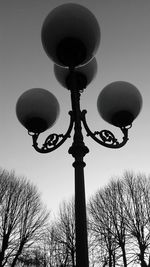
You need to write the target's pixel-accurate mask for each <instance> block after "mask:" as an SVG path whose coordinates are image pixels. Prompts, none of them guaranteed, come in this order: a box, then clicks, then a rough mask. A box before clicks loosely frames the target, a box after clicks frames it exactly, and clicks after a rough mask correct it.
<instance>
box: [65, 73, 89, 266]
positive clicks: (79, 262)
mask: <svg viewBox="0 0 150 267" xmlns="http://www.w3.org/2000/svg"><path fill="white" fill-rule="evenodd" d="M72 75H74V74H72ZM71 87H72V88H71V89H70V90H71V101H72V110H73V115H74V121H75V128H74V140H73V144H72V146H71V147H70V149H69V153H70V154H71V155H72V156H73V157H74V159H75V161H74V163H73V167H74V168H75V227H76V267H88V266H89V257H88V240H87V219H86V200H85V185H84V167H85V163H84V161H83V158H84V156H85V155H86V154H87V153H88V152H89V149H88V148H87V147H86V146H85V144H84V142H83V135H82V128H81V111H80V92H79V90H78V88H76V82H75V78H73V81H72V86H71Z"/></svg>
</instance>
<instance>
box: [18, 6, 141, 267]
mask: <svg viewBox="0 0 150 267" xmlns="http://www.w3.org/2000/svg"><path fill="white" fill-rule="evenodd" d="M42 43H43V47H44V49H45V51H46V53H47V55H48V56H49V57H50V58H51V59H52V60H53V61H54V63H55V64H54V73H55V76H56V79H57V80H58V81H59V82H60V84H61V85H62V86H63V87H65V88H67V90H68V91H69V92H70V95H71V104H72V110H71V111H70V112H69V115H70V123H69V127H68V130H67V131H66V133H65V134H55V133H54V134H50V135H49V136H48V137H47V138H46V140H45V142H44V144H43V145H42V147H39V146H38V137H39V135H40V133H42V132H44V131H45V130H47V129H48V128H50V127H52V125H53V124H54V123H55V121H56V119H57V117H58V114H59V104H58V101H57V99H56V98H55V96H54V95H53V94H52V93H50V92H49V91H47V90H45V89H41V88H33V89H30V90H28V91H26V92H24V93H23V94H22V95H21V96H20V98H19V99H18V102H17V104H16V114H17V117H18V119H19V121H20V122H21V123H22V124H23V126H24V127H25V128H26V129H27V130H28V132H29V134H30V135H31V136H32V139H33V147H34V148H35V150H36V151H38V152H40V153H49V152H51V151H53V150H55V149H57V148H58V147H59V146H61V145H62V144H63V143H64V142H65V141H66V139H67V138H70V137H71V133H72V131H73V133H74V135H73V143H72V146H71V147H70V148H69V151H68V152H69V154H71V155H72V156H73V158H74V163H73V167H74V169H75V227H76V266H77V267H88V265H89V258H88V244H87V223H86V201H85V186H84V167H85V163H84V161H83V159H84V156H85V155H86V154H87V153H88V152H89V149H88V148H87V146H86V145H85V144H84V137H83V134H82V127H84V128H85V130H86V133H87V136H90V137H91V138H92V139H94V140H95V141H96V142H97V143H99V144H100V145H102V146H105V147H109V148H120V147H122V146H123V145H125V144H126V142H127V141H128V129H129V128H130V127H131V125H132V122H133V121H134V119H135V118H136V117H137V116H138V114H139V112H140V110H141V107H142V97H141V95H140V92H139V91H138V89H137V88H136V87H135V86H134V85H132V84H130V83H127V82H124V81H117V82H113V83H111V84H109V85H107V86H106V87H105V88H104V89H103V90H102V91H101V92H100V95H99V97H98V101H97V108H98V111H99V113H100V115H101V116H102V118H103V119H104V120H106V121H107V122H109V123H111V124H112V125H114V126H116V127H119V128H120V129H121V131H122V133H123V139H122V141H121V142H119V141H118V140H117V139H116V138H115V136H114V134H113V133H111V132H110V131H108V130H102V131H95V132H92V131H91V130H90V128H89V126H88V124H87V121H86V112H87V111H86V110H81V109H80V96H81V94H82V93H83V92H84V90H85V89H86V87H87V85H89V84H90V82H91V81H92V80H93V78H94V76H95V74H96V71H97V63H96V59H95V58H94V55H95V54H96V51H97V49H98V46H99V43H100V29H99V25H98V23H97V20H96V18H95V16H94V15H93V14H92V13H91V12H90V11H89V10H88V9H87V8H85V7H83V6H81V5H78V4H72V3H69V4H64V5H61V6H58V7H56V8H55V9H54V10H52V11H51V12H50V13H49V15H48V16H47V18H46V19H45V21H44V24H43V27H42Z"/></svg>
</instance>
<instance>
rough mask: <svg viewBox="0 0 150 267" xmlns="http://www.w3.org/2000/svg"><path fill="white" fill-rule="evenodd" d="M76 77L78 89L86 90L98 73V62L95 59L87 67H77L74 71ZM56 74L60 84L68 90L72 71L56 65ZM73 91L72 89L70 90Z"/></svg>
mask: <svg viewBox="0 0 150 267" xmlns="http://www.w3.org/2000/svg"><path fill="white" fill-rule="evenodd" d="M74 72H75V74H76V76H75V78H76V86H77V89H84V88H86V87H87V86H88V85H89V84H90V83H91V82H92V80H93V79H94V77H95V75H96V73H97V61H96V59H95V58H93V59H92V60H91V61H90V62H88V63H87V64H86V65H83V66H80V67H77V68H76V69H75V70H74ZM54 73H55V77H56V79H57V80H58V82H59V83H60V84H61V85H62V86H63V87H65V88H68V86H69V84H68V83H69V82H67V80H68V79H69V73H70V70H69V69H68V68H63V67H61V66H59V65H56V64H54ZM68 89H71V88H68Z"/></svg>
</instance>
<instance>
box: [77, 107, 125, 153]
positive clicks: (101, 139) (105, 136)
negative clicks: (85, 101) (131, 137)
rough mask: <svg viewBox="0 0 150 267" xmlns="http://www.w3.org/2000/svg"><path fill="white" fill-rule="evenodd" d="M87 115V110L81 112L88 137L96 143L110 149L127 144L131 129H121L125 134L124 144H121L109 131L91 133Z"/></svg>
mask: <svg viewBox="0 0 150 267" xmlns="http://www.w3.org/2000/svg"><path fill="white" fill-rule="evenodd" d="M86 113H87V111H86V110H83V111H82V112H81V119H82V122H83V125H84V128H85V130H86V132H87V136H90V137H91V138H92V139H93V140H94V141H96V142H97V143H99V144H100V145H102V146H105V147H109V148H120V147H122V146H124V145H125V144H126V143H127V141H128V128H129V127H123V128H120V129H121V131H122V133H123V140H122V142H120V143H119V142H118V140H117V139H116V138H115V136H114V134H113V133H112V132H110V131H108V130H102V131H100V132H99V131H95V132H94V133H93V132H91V130H90V129H89V127H88V125H87V122H86V118H85V114H86Z"/></svg>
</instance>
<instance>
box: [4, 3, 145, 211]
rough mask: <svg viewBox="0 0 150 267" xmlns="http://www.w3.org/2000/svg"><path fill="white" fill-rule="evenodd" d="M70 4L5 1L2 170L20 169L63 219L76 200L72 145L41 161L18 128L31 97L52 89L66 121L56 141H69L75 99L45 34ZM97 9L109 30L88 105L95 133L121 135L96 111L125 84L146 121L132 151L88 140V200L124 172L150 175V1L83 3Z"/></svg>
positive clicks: (86, 96)
mask: <svg viewBox="0 0 150 267" xmlns="http://www.w3.org/2000/svg"><path fill="white" fill-rule="evenodd" d="M68 2H72V1H64V0H61V1H60V0H13V1H11V0H0V125H1V131H0V166H1V167H2V168H6V169H8V170H12V169H14V170H15V171H16V174H17V175H21V176H22V175H23V176H26V177H27V178H28V179H30V181H31V182H33V183H34V184H36V185H37V186H38V188H39V190H40V192H41V194H42V199H43V201H44V203H45V204H46V205H47V207H48V208H49V209H50V210H52V211H56V210H57V208H58V206H59V204H60V202H61V201H62V200H64V199H69V198H70V197H71V196H72V195H73V194H74V170H73V167H72V163H73V158H72V157H71V156H70V155H69V154H68V148H69V147H70V146H71V143H72V140H71V139H69V140H68V141H66V143H65V144H64V145H62V146H61V147H60V148H59V149H58V150H56V151H54V152H52V153H50V154H46V155H43V154H38V153H37V152H36V151H35V150H34V149H33V147H32V142H31V138H30V136H28V134H27V132H26V130H25V129H24V128H23V127H22V125H21V124H20V123H19V122H18V120H17V118H16V114H15V105H16V102H17V99H18V97H19V96H20V95H21V94H22V93H23V92H24V91H26V90H27V89H30V88H34V87H41V88H45V89H49V90H50V91H51V92H52V93H53V94H54V95H55V96H56V97H57V99H58V101H59V103H60V116H59V119H58V120H57V123H56V124H55V125H54V127H53V128H51V129H50V130H48V131H46V132H45V133H43V134H42V135H41V138H40V140H41V142H42V141H43V142H44V140H45V138H46V137H47V136H48V134H49V133H58V134H60V133H65V131H66V129H67V127H68V123H69V116H68V111H69V110H70V95H69V92H68V91H67V90H66V89H65V88H63V87H61V85H60V84H59V83H58V82H57V81H56V78H55V76H54V73H53V62H52V61H51V60H50V59H49V58H48V57H47V55H46V53H45V52H44V50H43V48H42V44H41V38H40V35H41V26H42V23H43V21H44V19H45V17H46V15H47V14H48V13H49V12H50V11H51V10H52V9H53V8H55V7H56V6H58V5H61V4H63V3H68ZM73 2H75V3H80V4H82V5H84V6H85V7H87V8H89V9H90V10H91V11H92V12H93V13H94V14H95V16H96V17H97V20H98V22H99V25H100V28H101V44H100V47H99V50H98V52H97V54H96V59H97V63H98V72H97V76H96V78H95V80H94V81H93V82H92V83H91V84H90V85H89V86H88V88H87V89H86V91H85V92H84V93H83V95H82V98H81V106H82V108H83V109H87V110H88V114H87V119H88V124H89V126H90V128H91V130H93V131H95V130H102V129H108V130H111V131H112V132H113V133H114V134H115V135H116V137H119V138H120V131H119V129H117V128H116V127H113V126H112V125H109V124H107V123H106V122H104V121H103V120H102V119H101V118H100V116H99V114H98V112H97V107H96V102H97V97H98V95H99V92H100V91H101V90H102V89H103V88H104V86H106V85H107V84H108V83H110V82H113V81H117V80H123V81H128V82H130V83H133V84H134V85H135V86H137V88H138V89H139V90H140V92H141V94H142V97H143V108H142V111H141V114H140V115H139V116H138V118H137V119H136V120H135V122H134V123H133V127H132V128H131V129H130V131H129V137H130V140H129V142H128V143H127V144H126V146H125V147H123V148H121V149H119V150H111V149H108V148H105V147H102V146H100V145H98V144H97V143H94V141H93V140H91V139H90V137H86V135H85V144H86V145H87V146H88V147H89V149H90V153H89V154H87V155H86V157H85V162H86V164H87V166H86V168H85V184H86V195H87V199H88V197H89V196H90V195H92V194H93V193H94V192H95V191H96V190H97V189H98V188H100V187H102V186H104V185H105V184H107V183H108V182H109V180H110V179H111V177H113V176H118V175H122V174H123V172H124V170H134V171H135V172H138V171H140V172H144V173H146V174H149V173H150V161H149V158H150V143H149V140H150V139H149V134H150V122H149V121H150V120H149V118H150V116H149V115H150V88H149V87H150V15H149V14H150V1H149V0H113V1H112V0H97V1H96V0H91V1H86V0H76V1H73Z"/></svg>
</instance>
